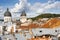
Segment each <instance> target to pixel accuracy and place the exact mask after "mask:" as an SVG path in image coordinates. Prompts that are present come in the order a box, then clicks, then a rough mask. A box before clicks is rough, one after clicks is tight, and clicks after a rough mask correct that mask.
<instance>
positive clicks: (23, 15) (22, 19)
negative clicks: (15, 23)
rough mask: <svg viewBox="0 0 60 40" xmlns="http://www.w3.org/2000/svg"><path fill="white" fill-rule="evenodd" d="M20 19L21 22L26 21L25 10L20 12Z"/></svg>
mask: <svg viewBox="0 0 60 40" xmlns="http://www.w3.org/2000/svg"><path fill="white" fill-rule="evenodd" d="M20 21H21V23H25V22H26V21H27V17H26V13H25V10H24V11H22V13H21V15H20Z"/></svg>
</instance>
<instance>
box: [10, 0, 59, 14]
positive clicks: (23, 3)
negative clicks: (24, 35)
mask: <svg viewBox="0 0 60 40" xmlns="http://www.w3.org/2000/svg"><path fill="white" fill-rule="evenodd" d="M52 8H60V2H59V1H48V2H47V3H40V2H36V3H34V4H33V5H32V4H31V3H28V2H27V0H19V3H16V4H15V6H14V8H12V9H11V12H20V11H22V10H23V9H25V10H27V13H30V14H31V15H32V13H33V14H36V13H42V12H45V11H46V10H49V9H52Z"/></svg>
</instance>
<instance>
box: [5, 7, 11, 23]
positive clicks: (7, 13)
mask: <svg viewBox="0 0 60 40" xmlns="http://www.w3.org/2000/svg"><path fill="white" fill-rule="evenodd" d="M11 17H12V15H11V13H10V11H9V9H8V8H7V10H6V12H5V13H4V22H11V20H12V18H11Z"/></svg>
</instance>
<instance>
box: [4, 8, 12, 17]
mask: <svg viewBox="0 0 60 40" xmlns="http://www.w3.org/2000/svg"><path fill="white" fill-rule="evenodd" d="M4 16H10V17H11V13H10V12H9V9H8V8H7V11H6V12H5V13H4Z"/></svg>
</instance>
